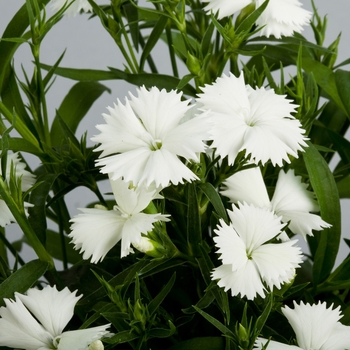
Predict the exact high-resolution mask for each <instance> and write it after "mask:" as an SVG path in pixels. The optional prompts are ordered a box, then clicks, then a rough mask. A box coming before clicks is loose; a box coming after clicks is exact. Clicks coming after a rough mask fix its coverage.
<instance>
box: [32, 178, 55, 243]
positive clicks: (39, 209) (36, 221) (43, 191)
mask: <svg viewBox="0 0 350 350" xmlns="http://www.w3.org/2000/svg"><path fill="white" fill-rule="evenodd" d="M58 176H59V174H44V175H41V176H39V177H38V179H37V183H38V184H39V185H38V186H37V187H35V188H34V190H33V191H32V192H31V194H30V202H31V203H32V204H34V206H33V207H31V208H29V209H28V211H29V214H30V215H29V217H28V220H29V222H30V225H31V226H32V228H33V230H34V231H35V233H36V235H37V236H38V237H39V239H40V242H41V243H42V244H43V245H45V242H46V228H47V224H46V200H47V197H48V195H49V192H50V191H51V188H52V186H53V184H54V182H55V181H56V179H57V177H58Z"/></svg>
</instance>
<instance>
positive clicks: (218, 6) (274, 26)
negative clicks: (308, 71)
mask: <svg viewBox="0 0 350 350" xmlns="http://www.w3.org/2000/svg"><path fill="white" fill-rule="evenodd" d="M203 2H205V3H208V4H207V5H206V6H205V7H204V10H206V11H212V12H213V13H214V14H215V13H217V12H218V18H219V19H222V18H224V17H228V16H231V15H233V14H234V13H236V12H238V11H241V10H242V9H243V8H244V7H246V6H248V5H250V4H254V3H255V4H256V5H255V6H256V8H258V7H260V6H261V5H262V4H263V3H264V2H265V0H255V1H254V0H231V1H227V0H203ZM301 6H302V4H301V3H300V2H299V1H298V0H270V2H269V4H268V5H267V7H266V9H265V10H264V11H263V13H262V14H261V16H260V17H259V18H258V19H257V21H256V24H257V25H258V26H259V27H262V29H261V30H260V35H261V36H262V35H265V36H267V37H269V36H270V35H273V36H275V37H276V38H278V39H279V38H281V36H292V35H293V33H294V32H296V33H301V32H302V31H303V26H304V25H307V24H309V22H310V19H311V16H312V13H311V12H309V11H307V10H305V9H303V8H301Z"/></svg>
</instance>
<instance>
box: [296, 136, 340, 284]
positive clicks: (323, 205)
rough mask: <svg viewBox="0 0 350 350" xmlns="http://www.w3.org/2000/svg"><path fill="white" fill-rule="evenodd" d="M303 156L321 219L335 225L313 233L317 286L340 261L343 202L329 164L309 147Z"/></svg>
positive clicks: (314, 268)
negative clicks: (338, 260) (341, 202)
mask: <svg viewBox="0 0 350 350" xmlns="http://www.w3.org/2000/svg"><path fill="white" fill-rule="evenodd" d="M308 145H309V147H307V148H306V149H305V153H304V155H303V157H304V161H305V165H306V168H307V171H308V174H309V177H310V182H311V185H312V188H313V190H314V192H315V194H316V197H317V200H318V203H319V206H320V211H321V217H322V219H323V220H325V221H326V222H328V223H329V224H331V225H332V227H331V228H328V229H324V230H322V231H320V232H314V237H311V238H310V241H311V242H312V244H313V245H314V248H312V245H311V249H312V251H313V254H314V266H313V279H314V285H315V286H316V285H317V284H318V283H320V282H322V281H323V280H325V279H326V278H327V276H328V275H329V273H330V272H331V270H332V268H333V266H334V263H335V259H336V257H337V253H338V249H339V243H340V237H341V217H340V201H339V195H338V190H337V186H336V183H335V180H334V177H333V174H332V172H331V171H330V169H329V166H328V164H327V162H326V161H325V160H324V158H323V157H322V156H321V154H320V153H319V152H318V151H317V150H316V148H315V146H313V145H312V144H311V143H308Z"/></svg>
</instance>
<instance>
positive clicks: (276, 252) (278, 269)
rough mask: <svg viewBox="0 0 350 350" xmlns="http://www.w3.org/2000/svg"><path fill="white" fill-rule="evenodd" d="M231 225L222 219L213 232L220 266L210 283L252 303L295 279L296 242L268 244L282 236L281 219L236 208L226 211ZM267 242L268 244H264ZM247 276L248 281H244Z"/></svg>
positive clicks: (249, 208) (264, 211)
mask: <svg viewBox="0 0 350 350" xmlns="http://www.w3.org/2000/svg"><path fill="white" fill-rule="evenodd" d="M228 215H229V218H230V221H231V222H230V223H229V224H226V223H225V222H224V221H223V220H222V219H221V220H220V225H219V226H218V228H217V229H215V230H214V232H215V233H216V234H217V236H215V237H214V241H215V245H216V247H217V248H219V250H218V253H220V254H221V256H220V259H221V260H222V265H220V266H219V267H217V268H215V269H214V270H213V271H212V279H213V280H219V281H218V285H219V286H220V287H224V289H225V292H226V291H228V290H231V294H232V296H235V295H239V294H240V295H241V297H247V299H250V300H253V299H254V298H255V297H256V294H259V295H260V296H261V297H264V296H265V290H266V288H269V289H270V290H272V289H273V287H277V288H278V289H280V288H281V286H282V284H284V283H286V282H290V281H291V280H292V279H293V278H294V275H295V268H297V267H298V266H299V264H300V263H301V261H302V259H301V250H300V248H299V247H295V246H294V245H295V243H296V241H290V240H288V241H284V242H276V243H273V242H270V241H272V240H273V239H275V238H278V236H279V235H280V234H281V230H282V229H283V226H284V225H283V224H281V222H280V218H279V217H277V216H276V215H274V214H273V213H272V212H271V211H269V210H267V209H264V208H256V207H254V206H253V205H248V204H246V203H245V204H239V208H236V207H233V211H230V210H229V211H228ZM267 242H270V243H267ZM247 276H249V278H247Z"/></svg>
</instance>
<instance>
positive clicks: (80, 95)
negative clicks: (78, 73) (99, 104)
mask: <svg viewBox="0 0 350 350" xmlns="http://www.w3.org/2000/svg"><path fill="white" fill-rule="evenodd" d="M105 91H108V92H110V89H109V88H107V87H106V86H104V85H102V84H100V83H97V82H94V81H84V82H78V83H77V84H75V85H74V86H73V87H72V88H71V89H70V90H69V92H68V94H67V95H66V97H65V98H64V100H63V102H62V104H61V106H60V108H59V109H58V114H59V115H60V116H61V117H62V119H63V120H64V122H65V124H66V125H67V126H68V128H69V129H70V130H71V132H72V133H75V131H76V129H77V127H78V125H79V123H80V121H81V120H82V119H83V117H84V116H85V115H86V113H87V112H88V110H89V109H90V107H91V106H92V104H93V103H94V102H95V100H96V99H98V98H99V97H100V96H101V94H102V93H103V92H105ZM63 137H64V131H63V129H62V127H61V125H60V122H59V120H58V118H57V117H56V118H55V119H54V121H53V123H52V127H51V140H52V145H53V146H60V145H61V144H62V138H63Z"/></svg>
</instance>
